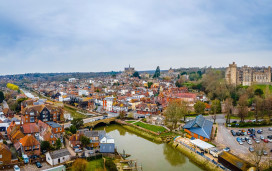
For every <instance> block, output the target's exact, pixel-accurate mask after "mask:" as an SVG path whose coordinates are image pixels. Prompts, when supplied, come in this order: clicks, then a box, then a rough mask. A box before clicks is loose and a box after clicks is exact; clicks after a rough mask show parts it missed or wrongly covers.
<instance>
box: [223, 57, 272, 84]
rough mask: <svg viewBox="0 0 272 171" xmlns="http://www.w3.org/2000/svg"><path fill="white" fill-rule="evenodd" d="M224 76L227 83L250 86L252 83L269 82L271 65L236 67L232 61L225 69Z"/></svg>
mask: <svg viewBox="0 0 272 171" xmlns="http://www.w3.org/2000/svg"><path fill="white" fill-rule="evenodd" d="M225 74H226V75H225V78H226V82H227V84H232V85H243V86H250V85H252V84H270V83H271V67H270V66H269V67H268V68H265V67H248V66H247V65H245V66H242V67H237V64H235V62H233V63H232V64H229V67H227V69H226V73H225Z"/></svg>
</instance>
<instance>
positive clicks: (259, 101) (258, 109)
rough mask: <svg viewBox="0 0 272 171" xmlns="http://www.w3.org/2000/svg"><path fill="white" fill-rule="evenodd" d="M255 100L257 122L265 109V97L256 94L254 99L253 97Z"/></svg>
mask: <svg viewBox="0 0 272 171" xmlns="http://www.w3.org/2000/svg"><path fill="white" fill-rule="evenodd" d="M253 102H254V106H255V114H254V116H255V119H256V122H257V121H258V118H259V116H260V114H261V113H262V111H263V107H264V106H263V104H264V103H263V99H262V98H261V97H260V96H257V95H256V96H255V97H254V99H253Z"/></svg>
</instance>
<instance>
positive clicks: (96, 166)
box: [86, 158, 104, 171]
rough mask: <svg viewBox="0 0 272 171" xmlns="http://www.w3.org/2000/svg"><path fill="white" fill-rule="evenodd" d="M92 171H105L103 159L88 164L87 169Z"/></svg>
mask: <svg viewBox="0 0 272 171" xmlns="http://www.w3.org/2000/svg"><path fill="white" fill-rule="evenodd" d="M86 170H90V171H95V170H104V161H103V159H102V158H101V159H96V160H92V161H89V162H88V165H87V169H86Z"/></svg>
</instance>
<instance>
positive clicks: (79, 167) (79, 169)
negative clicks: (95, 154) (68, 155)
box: [72, 158, 88, 171]
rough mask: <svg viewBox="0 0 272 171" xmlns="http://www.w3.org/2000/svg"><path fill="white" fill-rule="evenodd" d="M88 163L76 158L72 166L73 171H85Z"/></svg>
mask: <svg viewBox="0 0 272 171" xmlns="http://www.w3.org/2000/svg"><path fill="white" fill-rule="evenodd" d="M87 165H88V162H87V160H85V159H81V158H78V159H76V161H75V162H74V163H73V165H72V170H73V171H86V170H87Z"/></svg>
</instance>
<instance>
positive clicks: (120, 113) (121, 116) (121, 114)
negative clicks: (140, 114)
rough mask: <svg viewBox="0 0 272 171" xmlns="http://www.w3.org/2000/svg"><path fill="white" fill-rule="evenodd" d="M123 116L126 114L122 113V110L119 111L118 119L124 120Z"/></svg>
mask: <svg viewBox="0 0 272 171" xmlns="http://www.w3.org/2000/svg"><path fill="white" fill-rule="evenodd" d="M125 116H126V112H125V111H123V110H120V112H119V117H120V119H124V118H125Z"/></svg>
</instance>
